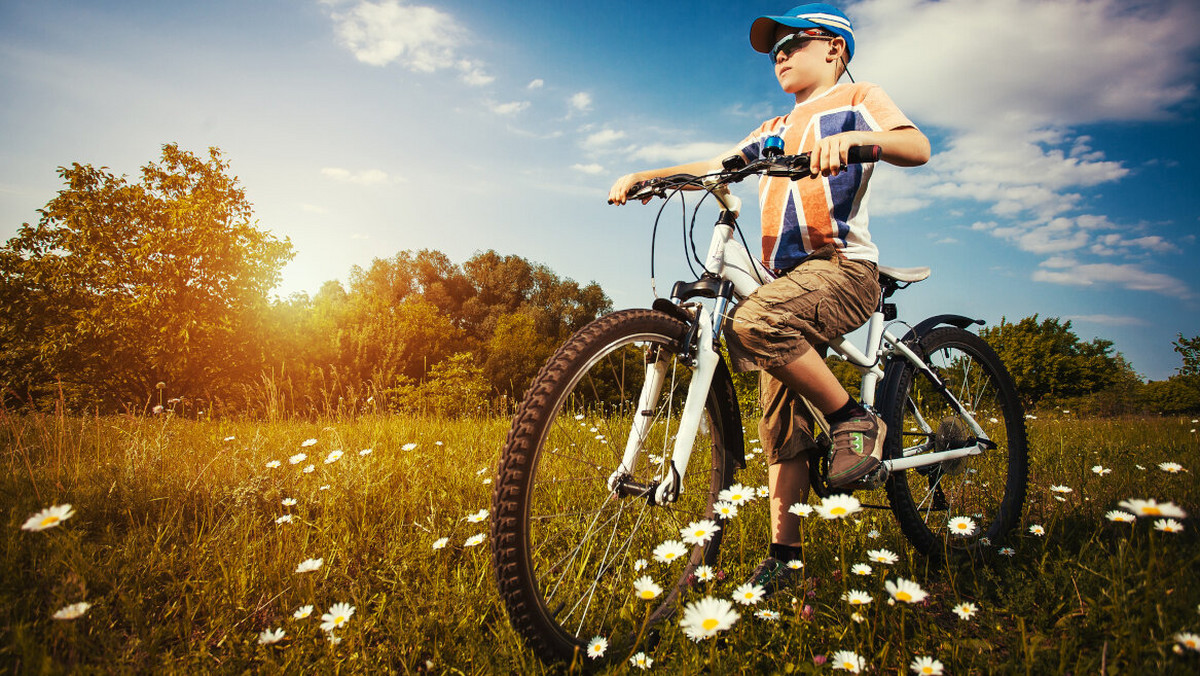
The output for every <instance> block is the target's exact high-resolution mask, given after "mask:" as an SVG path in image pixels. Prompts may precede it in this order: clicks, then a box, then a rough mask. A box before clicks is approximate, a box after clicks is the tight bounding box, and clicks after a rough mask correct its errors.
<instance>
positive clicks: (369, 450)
mask: <svg viewBox="0 0 1200 676" xmlns="http://www.w3.org/2000/svg"><path fill="white" fill-rule="evenodd" d="M373 452H374V449H371V448H364V449H362V450H361V451H359V452H358V454H359V455H371V453H373Z"/></svg>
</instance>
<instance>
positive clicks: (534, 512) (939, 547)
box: [491, 144, 1027, 661]
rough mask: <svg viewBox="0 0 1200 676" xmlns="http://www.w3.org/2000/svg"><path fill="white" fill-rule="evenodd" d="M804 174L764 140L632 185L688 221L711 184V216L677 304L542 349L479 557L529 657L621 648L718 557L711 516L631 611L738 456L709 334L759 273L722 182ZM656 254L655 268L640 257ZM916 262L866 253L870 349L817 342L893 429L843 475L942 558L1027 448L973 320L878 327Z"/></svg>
mask: <svg viewBox="0 0 1200 676" xmlns="http://www.w3.org/2000/svg"><path fill="white" fill-rule="evenodd" d="M768 145H771V144H768ZM780 145H781V144H780ZM853 150H854V151H855V152H854V153H852V158H851V161H852V162H860V161H875V160H877V159H878V153H879V149H878V148H877V147H871V148H856V149H853ZM808 172H809V169H808V157H807V155H790V156H789V155H783V154H782V153H781V152H780V151H779V149H778V148H776V149H775V152H773V153H772V154H771V155H769V156H767V157H764V158H763V159H760V160H756V161H755V162H753V163H750V164H748V165H747V164H746V162H745V161H744V160H743V159H742V158H740V157H733V158H730V159H729V160H726V162H725V163H724V166H723V169H722V171H720V172H717V173H714V174H711V175H708V176H701V177H697V176H688V175H678V176H671V177H667V178H662V179H656V180H653V181H648V182H646V183H644V184H640V185H638V186H635V187H634V188H633V189H632V190H631V191H630V197H631V199H641V200H643V201H647V200H648V199H650V198H652V197H659V198H663V199H664V200H666V201H669V200H670V199H671V198H673V197H674V196H675V195H677V194H678V193H679V192H680V191H681V190H684V189H692V190H695V189H700V190H704V191H707V194H705V195H704V196H703V198H702V199H701V200H700V203H699V204H697V205H696V207H695V210H694V211H693V212H692V213H693V216H692V229H693V231H694V228H695V221H696V215H695V214H696V213H697V212H698V211H699V209H700V206H701V204H703V202H704V201H705V200H706V199H707V198H708V197H710V196H712V197H715V198H716V199H717V201H718V202H719V207H720V212H719V215H718V217H717V221H716V224H715V226H714V229H713V235H712V239H711V242H710V245H709V250H708V254H707V256H706V257H705V258H704V259H703V260H702V261H701V260H700V259H699V258H698V257H697V256H696V252H695V244H694V241H693V244H692V257H693V258H695V259H696V260H697V261H698V262H701V264H702V265H703V272H702V273H701V274H700V275H699V276H698V278H697V279H696V280H695V281H692V282H678V283H676V284H675V285H674V287H673V288H672V292H671V296H672V299H673V300H668V299H665V298H658V299H656V300H655V302H654V303H653V306H652V308H651V309H634V310H622V311H618V312H614V313H612V314H609V315H607V316H605V317H602V318H600V319H597V320H596V321H594V322H592V323H591V324H589V325H588V326H586V327H584V328H583V329H581V330H580V331H579V332H578V333H576V334H575V335H574V336H572V337H571V338H570V339H568V340H567V342H566V343H565V344H564V345H563V346H562V347H561V348H560V349H559V350H558V351H557V352H556V353H555V354H554V355H553V356H552V357H551V358H550V359H549V360H548V361H547V363H546V364H545V366H544V367H543V368H542V370H541V371H540V373H539V374H538V375H537V377H536V378H535V379H534V381H533V383H532V384H531V385H530V387H529V389H528V390H527V392H526V394H525V398H524V400H523V402H522V403H521V405H520V407H519V409H518V410H517V413H516V415H515V416H514V419H513V424H512V428H511V430H510V432H509V434H508V437H507V440H506V443H505V446H504V449H503V451H502V455H501V462H500V467H499V472H498V480H497V482H496V485H495V488H494V492H493V500H492V523H491V526H492V528H491V531H492V532H491V534H492V554H493V559H494V565H495V572H496V580H497V583H498V586H499V590H500V594H501V596H502V597H503V599H504V602H505V605H506V607H507V610H508V615H509V619H510V621H511V623H512V624H513V626H514V627H515V628H516V629H517V631H518V632H519V633H520V634H521V635H522V636H523V637H524V639H525V640H526V642H527V644H528V645H529V646H530V647H531V648H532V649H533V650H534V651H535V652H536V653H537V654H538V655H539V657H541V658H543V659H546V660H549V661H557V660H571V659H573V658H574V657H575V656H577V655H578V654H579V652H580V651H582V650H583V649H584V647H585V646H586V645H587V643H588V641H589V640H590V639H591V638H592V637H593V636H602V637H604V638H606V640H608V641H609V650H610V651H611V652H612V654H615V655H618V656H620V655H622V651H623V650H625V649H628V648H629V645H630V643H635V642H636V641H637V640H638V638H639V637H640V635H641V632H643V631H644V630H645V627H646V625H647V624H650V623H653V622H657V621H659V620H662V619H664V618H665V617H667V616H669V615H670V614H671V613H672V612H673V610H674V609H675V608H676V606H677V605H678V604H677V603H676V599H677V598H678V597H679V595H680V594H681V593H682V592H683V590H684V589H685V588H687V587H688V585H689V583H690V582H693V581H694V573H695V571H696V568H697V567H698V566H701V565H709V566H712V565H714V564H715V563H716V562H717V558H718V552H719V548H720V545H721V541H722V536H723V534H724V530H716V531H715V532H714V533H711V537H710V539H708V540H706V541H703V542H698V543H697V544H693V545H692V546H691V547H689V548H685V549H684V551H683V552H678V551H677V552H676V556H678V557H679V558H683V559H685V564H684V565H683V566H682V567H681V568H676V567H675V566H677V564H673V566H672V567H671V568H670V569H669V570H672V571H673V575H674V574H675V573H677V576H676V577H675V579H674V582H673V583H672V584H670V585H669V586H668V585H664V586H663V591H664V593H663V594H662V595H661V596H660V597H658V598H657V599H655V603H656V604H657V605H654V606H652V607H651V608H650V609H648V610H646V611H645V615H644V617H643V616H642V609H641V608H642V607H640V606H636V605H633V603H634V601H633V599H634V596H633V587H632V584H633V581H634V580H635V579H636V578H637V577H638V576H639V575H641V574H642V573H641V572H640V571H639V568H640V567H641V566H642V565H644V564H645V562H646V560H647V559H649V558H650V557H651V554H652V553H653V552H654V551H655V547H657V546H660V545H661V544H662V543H663V542H664V541H666V540H671V539H677V538H679V535H680V534H681V533H682V532H683V529H685V527H687V526H689V525H692V524H695V523H697V522H700V521H702V520H705V519H708V520H714V521H715V520H716V518H715V516H714V504H715V503H716V502H717V497H718V495H719V494H720V493H721V491H723V490H725V489H727V488H729V487H730V486H731V485H732V483H733V474H734V472H735V471H736V470H737V469H741V468H745V466H746V460H745V450H744V440H743V435H742V419H741V412H740V410H739V405H738V400H737V396H736V393H735V391H734V384H733V380H732V377H731V375H730V372H729V369H728V367H727V366H726V364H725V360H724V359H723V358H722V356H721V353H720V347H719V345H720V340H721V335H722V330H721V329H722V324H723V321H724V320H725V318H726V311H727V310H728V309H730V307H731V306H732V304H734V303H736V301H737V300H738V299H740V298H744V297H745V296H747V295H748V294H750V293H751V292H753V291H754V289H756V288H757V287H758V286H759V285H761V284H762V283H765V282H767V281H769V280H770V279H772V278H773V275H772V274H771V272H769V271H768V270H766V269H765V268H764V267H763V266H762V264H761V263H759V261H757V260H756V259H755V258H754V257H752V256H751V255H750V254H749V252H748V248H747V247H746V246H745V240H744V238H742V240H741V241H740V242H739V241H737V240H735V238H734V234H735V233H737V232H739V231H738V226H737V216H738V211H739V209H740V203H739V200H738V198H737V197H736V196H734V195H732V194H730V192H729V190H728V186H729V185H731V184H733V183H737V182H739V181H741V180H744V179H745V178H748V177H750V176H754V175H760V174H766V175H772V176H787V177H790V178H793V179H795V180H800V179H802V178H803V177H804V176H807V175H808ZM665 206H666V204H665V203H664V208H665ZM685 209H686V207H685ZM662 213H663V211H662V210H660V211H659V216H658V219H656V221H655V231H654V232H655V233H657V226H658V220H659V219H661V217H662ZM685 221H686V211H685ZM653 241H654V235H652V245H651V246H652V249H653ZM651 261H652V263H651V276H652V278H653V254H652V256H651ZM929 274H930V270H929V268H892V267H885V266H880V267H879V279H880V286H881V289H882V291H881V294H880V299H879V305H878V307H877V308H876V311H875V312H874V314H873V315H872V317H871V318H870V319H869V320H868V322H867V324H866V326H867V338H866V347H865V348H864V349H863V350H859V349H858V348H856V347H855V346H854V345H853V344H851V343H849V342H848V341H847V340H846V339H845V338H841V339H838V340H836V341H834V342H833V343H831V344H830V345H829V348H830V349H831V350H832V351H833V352H834V353H836V354H837V355H839V356H840V357H841V358H843V359H846V360H848V361H849V362H850V363H851V364H853V365H855V366H856V367H857V368H858V369H859V370H860V371H861V372H862V386H861V399H862V403H863V404H864V405H865V406H869V407H871V408H872V409H874V410H876V411H877V412H878V414H879V415H880V416H881V417H882V418H883V420H884V421H885V422H886V423H887V426H888V436H887V438H886V441H885V447H884V459H883V462H882V464H881V465H880V467H879V468H878V469H877V470H875V471H874V472H873V473H872V474H871V475H868V477H866V478H865V479H863V480H862V481H860V482H858V483H857V484H855V485H854V486H853V487H852V489H853V490H858V489H870V488H876V487H879V486H883V487H884V489H885V491H886V494H887V498H888V502H889V504H890V507H891V509H892V511H893V512H894V513H895V515H896V518H897V520H898V522H899V524H900V527H901V530H902V531H903V533H904V535H905V536H906V537H907V539H908V540H909V541H910V543H911V544H912V545H913V546H914V548H916V549H917V550H919V551H920V552H922V553H924V554H927V555H933V556H937V555H940V554H943V553H946V552H949V551H952V550H969V549H979V548H981V547H984V546H987V544H989V543H990V544H991V545H997V544H999V543H1000V542H1001V541H1002V540H1003V537H1004V535H1005V534H1006V533H1007V532H1009V531H1010V530H1011V529H1012V528H1013V527H1014V526H1015V524H1016V523H1017V522H1018V520H1019V518H1020V511H1021V506H1022V504H1023V502H1024V495H1025V486H1026V474H1027V458H1026V441H1025V427H1024V422H1025V421H1024V414H1023V411H1022V408H1021V404H1020V402H1019V400H1018V398H1017V395H1016V391H1015V388H1014V386H1013V384H1012V379H1011V377H1010V376H1009V374H1008V372H1007V371H1006V370H1005V368H1004V365H1003V364H1002V363H1001V361H1000V358H999V357H998V356H997V355H996V353H995V352H994V351H993V350H992V349H991V348H990V347H989V346H988V345H987V344H986V342H984V341H983V340H982V339H981V338H980V337H979V336H977V335H976V334H974V333H971V332H969V331H967V330H966V329H967V327H969V326H971V325H972V324H976V323H978V324H982V323H983V322H982V321H979V320H973V319H970V318H967V317H964V316H961V315H952V314H943V315H937V316H934V317H930V318H928V319H925V320H923V321H921V322H919V323H917V324H916V325H912V326H910V325H907V324H903V326H905V327H907V329H908V330H907V331H906V332H905V333H904V334H903V335H902V336H897V335H895V334H894V333H893V332H892V330H891V328H890V327H891V326H892V323H894V322H896V315H897V312H896V306H895V304H894V303H892V302H891V301H890V298H891V296H892V295H893V294H895V293H896V292H897V291H899V290H901V289H904V288H906V287H907V286H909V285H911V284H914V283H917V282H919V281H921V280H924V279H925V278H927V277H928V276H929ZM709 304H711V305H712V306H713V307H712V308H711V309H710V308H709ZM697 446H698V447H699V448H697ZM815 460H817V461H815V462H810V463H809V466H810V468H811V472H812V474H813V477H812V479H813V482H812V485H813V488H814V491H815V492H816V493H817V494H818V495H819V496H822V497H824V496H828V495H829V494H830V493H831V492H833V491H831V490H830V488H829V486H828V485H827V483H826V482H825V481H824V480H823V472H824V465H825V462H824V461H823V459H821V458H816V459H815ZM837 492H846V489H841V490H839V491H837ZM956 516H965V517H968V518H970V519H972V521H973V522H978V524H977V528H976V529H975V531H974V533H973V534H970V535H968V536H966V537H960V535H961V531H958V532H956V533H955V534H954V535H951V534H950V531H949V528H950V524H951V521H950V519H951V518H952V517H956ZM959 523H962V522H961V521H959ZM660 553H661V554H662V556H664V557H666V556H670V554H669V553H667V552H665V551H661V552H660ZM618 659H619V658H618Z"/></svg>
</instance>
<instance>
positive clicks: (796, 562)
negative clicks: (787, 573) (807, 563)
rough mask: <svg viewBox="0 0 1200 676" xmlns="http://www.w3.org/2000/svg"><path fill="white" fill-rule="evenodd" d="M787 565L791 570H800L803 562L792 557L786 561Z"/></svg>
mask: <svg viewBox="0 0 1200 676" xmlns="http://www.w3.org/2000/svg"><path fill="white" fill-rule="evenodd" d="M787 567H788V568H791V569H792V570H800V569H801V568H803V567H804V562H803V561H801V560H800V559H792V560H791V561H788V562H787Z"/></svg>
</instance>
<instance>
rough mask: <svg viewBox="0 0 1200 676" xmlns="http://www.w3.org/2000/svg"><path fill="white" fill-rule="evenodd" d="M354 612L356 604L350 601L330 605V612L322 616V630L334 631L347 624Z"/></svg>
mask: <svg viewBox="0 0 1200 676" xmlns="http://www.w3.org/2000/svg"><path fill="white" fill-rule="evenodd" d="M353 614H354V606H352V605H350V604H349V603H335V604H333V605H332V606H330V607H329V612H327V613H325V614H324V615H322V616H321V631H333V630H334V629H338V628H340V627H343V626H345V624H346V623H347V622H349V621H350V616H351V615H353Z"/></svg>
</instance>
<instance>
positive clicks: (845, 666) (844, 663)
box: [842, 660, 857, 671]
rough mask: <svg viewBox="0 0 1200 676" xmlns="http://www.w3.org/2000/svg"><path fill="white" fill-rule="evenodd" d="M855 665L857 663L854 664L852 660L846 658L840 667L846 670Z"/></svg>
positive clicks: (851, 668)
mask: <svg viewBox="0 0 1200 676" xmlns="http://www.w3.org/2000/svg"><path fill="white" fill-rule="evenodd" d="M856 666H857V665H856V664H854V663H853V662H851V661H850V660H846V661H845V662H842V668H843V669H845V670H847V671H853V670H854V667H856Z"/></svg>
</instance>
